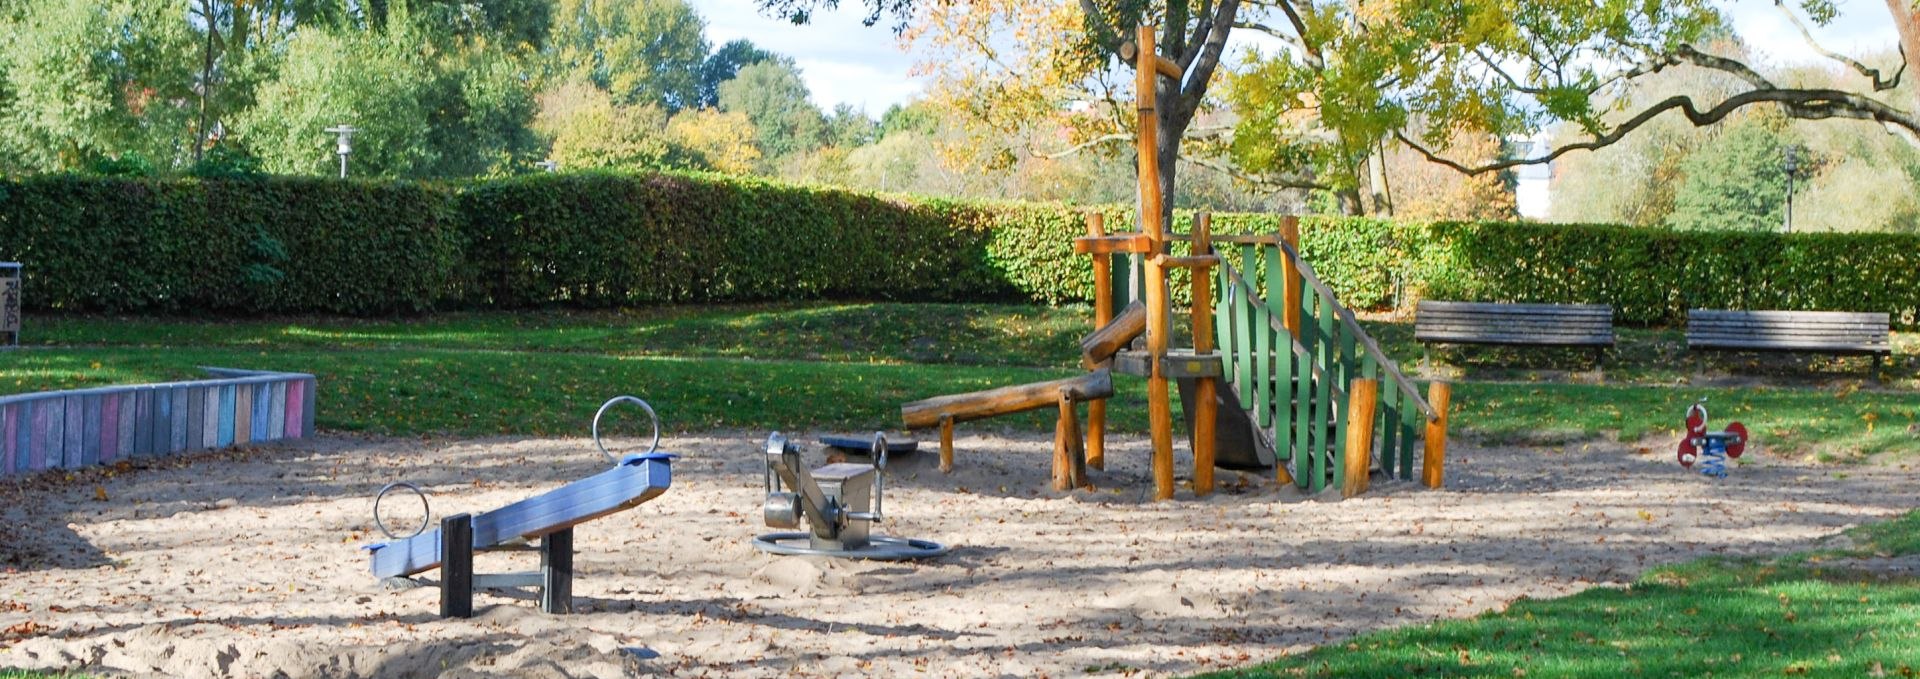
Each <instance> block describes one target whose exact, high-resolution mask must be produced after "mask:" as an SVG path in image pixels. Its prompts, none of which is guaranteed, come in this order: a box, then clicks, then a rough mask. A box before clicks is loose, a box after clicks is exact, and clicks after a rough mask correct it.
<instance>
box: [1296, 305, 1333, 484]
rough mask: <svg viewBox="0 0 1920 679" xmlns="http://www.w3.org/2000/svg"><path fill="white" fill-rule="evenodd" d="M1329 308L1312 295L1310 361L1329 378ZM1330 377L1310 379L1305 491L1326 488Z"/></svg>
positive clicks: (1331, 369)
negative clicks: (1309, 475)
mask: <svg viewBox="0 0 1920 679" xmlns="http://www.w3.org/2000/svg"><path fill="white" fill-rule="evenodd" d="M1330 307H1331V305H1330V304H1329V300H1326V299H1322V298H1321V297H1320V294H1319V293H1318V292H1315V293H1314V294H1313V308H1314V314H1313V318H1314V326H1315V328H1316V329H1317V330H1316V332H1315V344H1317V345H1318V351H1316V352H1315V354H1314V362H1315V363H1317V364H1318V365H1319V367H1320V369H1321V370H1322V371H1324V372H1326V373H1327V376H1328V377H1329V378H1330V379H1331V378H1334V377H1335V376H1334V375H1333V373H1334V368H1333V350H1334V348H1335V346H1336V345H1335V341H1336V340H1337V338H1336V337H1334V334H1333V314H1331V313H1329V309H1330ZM1303 323H1304V322H1303ZM1330 379H1316V380H1314V384H1315V388H1314V393H1313V396H1314V398H1313V401H1314V406H1313V438H1314V442H1313V443H1314V447H1313V485H1312V486H1310V487H1309V488H1308V490H1310V491H1312V492H1315V493H1318V492H1320V491H1321V490H1323V489H1325V488H1326V483H1327V455H1328V454H1329V453H1331V452H1332V451H1333V449H1334V448H1333V442H1332V441H1331V440H1330V439H1332V438H1333V437H1332V435H1331V432H1329V431H1327V427H1328V426H1329V425H1332V424H1334V423H1335V419H1334V415H1333V412H1332V411H1333V409H1334V408H1336V407H1337V405H1336V404H1335V403H1334V402H1333V385H1332V384H1331V382H1330Z"/></svg>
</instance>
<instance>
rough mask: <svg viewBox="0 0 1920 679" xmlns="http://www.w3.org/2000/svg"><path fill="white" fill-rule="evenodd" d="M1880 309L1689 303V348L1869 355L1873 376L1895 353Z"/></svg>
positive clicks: (1888, 321) (1883, 314) (1886, 319)
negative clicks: (1695, 305)
mask: <svg viewBox="0 0 1920 679" xmlns="http://www.w3.org/2000/svg"><path fill="white" fill-rule="evenodd" d="M1890 320H1891V319H1890V318H1889V317H1888V315H1887V314H1885V313H1879V312H1854V311H1729V310H1719V309H1689V310H1688V311H1687V350H1688V351H1696V350H1711V351H1769V352H1805V353H1823V354H1836V355H1847V356H1861V355H1867V356H1872V357H1873V378H1874V379H1875V380H1878V379H1879V378H1880V363H1881V361H1882V360H1883V359H1885V358H1886V357H1887V356H1888V355H1890V354H1892V353H1893V340H1892V333H1891V332H1889V331H1890Z"/></svg>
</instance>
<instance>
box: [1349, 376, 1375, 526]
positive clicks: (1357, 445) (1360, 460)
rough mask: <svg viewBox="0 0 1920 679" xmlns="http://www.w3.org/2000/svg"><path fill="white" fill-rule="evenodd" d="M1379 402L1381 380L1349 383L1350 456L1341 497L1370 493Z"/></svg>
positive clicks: (1366, 379)
mask: <svg viewBox="0 0 1920 679" xmlns="http://www.w3.org/2000/svg"><path fill="white" fill-rule="evenodd" d="M1379 401H1380V381H1379V380H1375V379H1371V378H1361V379H1357V380H1354V381H1352V382H1350V383H1348V385H1347V432H1346V433H1347V452H1346V455H1345V458H1346V459H1345V460H1344V462H1345V463H1346V464H1345V466H1344V467H1343V468H1342V471H1343V473H1342V474H1341V476H1342V477H1343V478H1342V479H1341V484H1340V497H1343V498H1344V497H1353V496H1355V495H1359V494H1361V493H1364V492H1367V473H1368V472H1370V471H1371V470H1372V469H1373V410H1374V406H1375V405H1376V404H1378V403H1379Z"/></svg>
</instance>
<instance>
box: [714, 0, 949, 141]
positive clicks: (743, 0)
mask: <svg viewBox="0 0 1920 679" xmlns="http://www.w3.org/2000/svg"><path fill="white" fill-rule="evenodd" d="M861 5H862V3H861V2H860V1H859V0H842V2H841V3H840V7H839V8H838V9H835V10H831V11H821V12H815V13H814V16H813V21H812V23H809V24H807V25H804V26H795V25H793V24H792V23H790V22H787V21H786V20H784V19H778V18H772V17H767V16H764V15H762V14H761V13H760V9H759V5H758V4H757V3H756V2H754V0H694V1H693V7H694V10H695V11H698V12H699V13H700V15H701V16H702V17H704V18H706V20H707V40H709V41H711V42H712V43H713V44H714V46H715V47H718V46H720V45H723V44H726V43H727V42H728V41H731V40H738V39H746V40H749V41H751V42H753V44H754V45H756V46H758V47H760V48H761V49H764V50H770V51H773V52H778V53H780V54H784V55H787V56H790V57H793V59H794V62H795V64H796V65H798V66H799V67H800V72H801V77H802V78H803V79H805V80H806V82H807V89H808V90H810V91H811V92H812V93H813V101H814V103H815V104H817V105H819V106H820V107H821V108H822V109H826V110H832V109H833V107H834V106H835V105H836V104H842V103H846V104H852V105H853V106H854V107H856V108H864V109H865V110H866V111H867V113H868V114H870V115H874V116H878V115H880V114H881V113H882V112H884V111H886V109H887V107H889V106H892V105H894V104H899V103H905V102H906V101H907V100H908V99H910V98H912V97H913V96H914V95H917V94H919V93H920V92H922V91H923V90H925V88H926V83H925V81H924V80H923V79H920V78H912V77H909V76H908V75H907V74H908V72H909V71H910V70H911V69H912V67H913V62H914V57H913V56H911V55H909V54H907V53H906V52H904V51H902V50H901V49H900V44H899V41H898V40H897V39H895V38H894V35H893V31H892V30H890V29H889V28H888V26H889V25H890V24H889V23H888V22H887V21H886V20H882V21H881V22H880V23H879V24H876V25H874V26H864V25H861V23H860V22H861V19H864V18H865V16H866V15H865V12H864V11H863V10H862V9H861Z"/></svg>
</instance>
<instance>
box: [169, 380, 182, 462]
mask: <svg viewBox="0 0 1920 679" xmlns="http://www.w3.org/2000/svg"><path fill="white" fill-rule="evenodd" d="M167 414H169V416H171V420H167V453H180V451H186V387H173V389H171V395H169V397H167Z"/></svg>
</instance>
